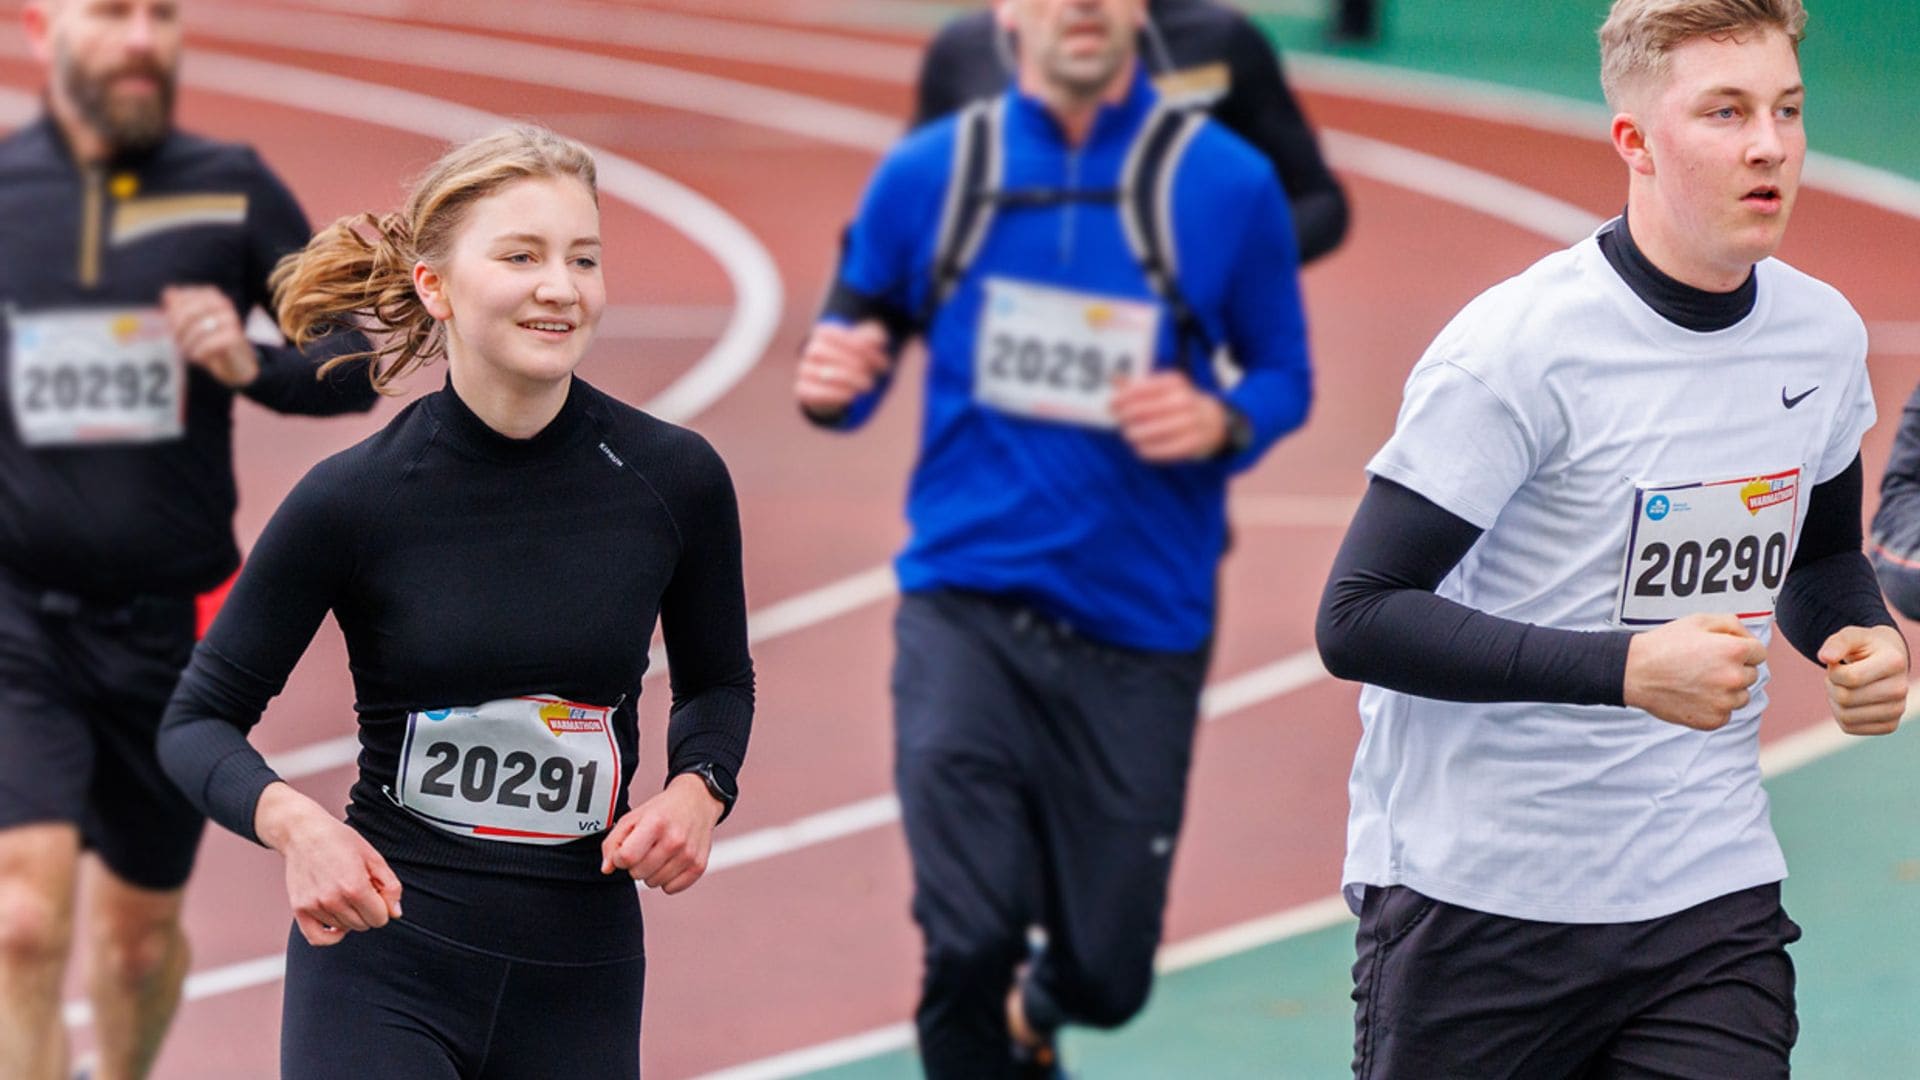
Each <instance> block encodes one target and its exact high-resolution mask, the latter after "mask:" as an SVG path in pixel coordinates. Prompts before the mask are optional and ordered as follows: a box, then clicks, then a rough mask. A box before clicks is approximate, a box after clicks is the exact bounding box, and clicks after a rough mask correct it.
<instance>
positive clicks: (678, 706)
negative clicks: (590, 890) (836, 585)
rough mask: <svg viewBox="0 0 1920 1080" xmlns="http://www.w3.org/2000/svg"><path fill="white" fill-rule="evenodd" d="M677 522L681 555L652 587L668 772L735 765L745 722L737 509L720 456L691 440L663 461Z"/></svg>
mask: <svg viewBox="0 0 1920 1080" xmlns="http://www.w3.org/2000/svg"><path fill="white" fill-rule="evenodd" d="M659 475H661V476H662V477H663V479H664V478H665V477H668V476H671V477H674V478H675V479H674V481H673V482H674V483H675V484H676V486H679V487H680V490H678V491H663V492H662V494H663V495H665V496H666V497H667V498H668V500H669V505H670V506H671V508H672V513H673V519H674V523H675V525H676V526H677V527H678V528H679V530H680V537H681V544H682V548H681V553H680V560H679V562H678V563H677V564H676V565H675V567H674V573H673V580H672V581H670V582H669V583H668V585H667V588H666V591H665V592H663V593H662V594H661V596H660V630H661V634H662V636H663V637H665V638H666V645H667V673H668V675H669V677H670V679H671V681H672V685H673V708H672V709H671V710H670V712H669V714H668V717H669V718H668V721H667V775H668V776H669V777H672V776H676V775H678V774H680V773H683V772H686V771H687V770H688V769H691V768H693V767H695V766H697V765H699V764H701V763H702V762H712V763H713V764H714V765H716V766H718V767H719V768H720V769H723V770H725V772H726V773H727V775H728V776H729V777H732V776H736V775H737V774H738V773H739V771H740V765H741V762H743V761H744V760H745V759H746V755H747V737H748V735H749V734H750V733H751V731H752V728H753V658H752V657H751V656H750V655H749V654H748V651H747V601H746V590H745V587H744V585H743V584H742V580H741V572H740V510H739V506H738V504H737V503H736V502H735V500H734V494H733V481H732V480H731V479H730V478H729V477H728V475H727V467H726V465H725V464H724V463H723V462H722V461H721V460H720V455H719V454H716V453H714V451H713V448H712V447H711V446H708V445H707V444H706V442H705V441H704V440H698V441H696V444H695V450H694V452H693V454H692V460H690V461H688V462H687V463H686V465H685V466H684V467H678V468H674V469H671V470H661V471H660V474H659Z"/></svg>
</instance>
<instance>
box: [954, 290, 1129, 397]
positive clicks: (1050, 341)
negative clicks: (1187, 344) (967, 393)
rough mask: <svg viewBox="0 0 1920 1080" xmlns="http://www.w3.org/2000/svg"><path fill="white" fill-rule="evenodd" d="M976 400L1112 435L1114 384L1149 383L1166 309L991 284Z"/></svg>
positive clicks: (981, 335)
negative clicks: (1138, 379)
mask: <svg viewBox="0 0 1920 1080" xmlns="http://www.w3.org/2000/svg"><path fill="white" fill-rule="evenodd" d="M986 285H987V297H986V305H985V307H984V308H983V310H982V313H981V323H980V333H979V336H978V341H977V344H976V345H975V353H974V368H973V396H974V399H975V400H976V401H979V402H980V403H981V404H983V405H986V406H988V407H990V408H993V409H997V410H999V411H1000V412H1004V413H1010V414H1012V415H1014V416H1024V417H1031V418H1033V419H1036V420H1054V421H1059V422H1061V423H1068V424H1081V425H1085V426H1087V427H1098V428H1112V427H1117V426H1118V423H1117V422H1116V421H1115V420H1114V418H1113V409H1112V406H1111V399H1112V397H1113V381H1114V379H1115V378H1116V377H1118V376H1121V375H1144V374H1146V372H1147V371H1148V370H1149V369H1151V368H1152V367H1153V354H1154V348H1155V345H1156V344H1157V343H1158V342H1159V340H1160V306H1159V305H1158V304H1155V303H1147V302H1142V301H1137V300H1116V299H1113V298H1110V297H1104V296H1096V295H1094V294H1092V293H1081V292H1071V291H1068V290H1065V289H1053V288H1047V287H1045V286H1041V285H1028V284H1024V283H1022V282H1017V281H1009V280H1007V279H1005V278H989V279H987V283H986Z"/></svg>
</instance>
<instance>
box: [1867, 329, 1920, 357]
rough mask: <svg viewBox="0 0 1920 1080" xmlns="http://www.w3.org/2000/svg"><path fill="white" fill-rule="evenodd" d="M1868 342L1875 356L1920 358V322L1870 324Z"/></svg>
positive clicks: (1870, 350)
mask: <svg viewBox="0 0 1920 1080" xmlns="http://www.w3.org/2000/svg"><path fill="white" fill-rule="evenodd" d="M1867 342H1868V347H1867V351H1869V352H1871V353H1873V354H1874V355H1875V356H1920V322H1891V321H1888V322H1870V323H1868V324H1867Z"/></svg>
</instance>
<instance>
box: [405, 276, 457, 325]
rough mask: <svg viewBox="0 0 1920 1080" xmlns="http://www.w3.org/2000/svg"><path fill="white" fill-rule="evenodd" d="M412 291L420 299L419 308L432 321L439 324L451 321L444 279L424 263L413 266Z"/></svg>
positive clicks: (450, 306)
mask: <svg viewBox="0 0 1920 1080" xmlns="http://www.w3.org/2000/svg"><path fill="white" fill-rule="evenodd" d="M413 291H414V294H415V295H416V296H418V297H420V306H421V307H424V308H426V309H427V314H429V315H431V316H433V317H434V319H436V320H437V321H439V322H449V321H451V320H452V319H453V305H452V304H450V303H448V302H447V282H446V279H445V278H443V277H441V276H440V272H439V271H438V270H435V269H434V268H433V267H431V266H428V265H427V264H426V262H425V261H421V262H416V263H414V264H413Z"/></svg>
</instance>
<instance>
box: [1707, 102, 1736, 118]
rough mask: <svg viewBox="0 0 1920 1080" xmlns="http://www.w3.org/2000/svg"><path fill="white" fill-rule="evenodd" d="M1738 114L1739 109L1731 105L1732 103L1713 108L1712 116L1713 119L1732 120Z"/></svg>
mask: <svg viewBox="0 0 1920 1080" xmlns="http://www.w3.org/2000/svg"><path fill="white" fill-rule="evenodd" d="M1739 115H1740V110H1739V109H1737V108H1735V107H1733V106H1732V105H1722V106H1720V107H1719V108H1717V109H1715V110H1713V116H1714V119H1716V120H1732V119H1733V118H1734V117H1736V116H1739Z"/></svg>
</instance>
